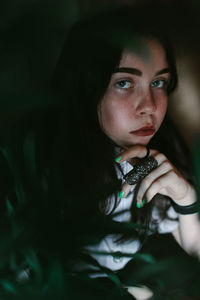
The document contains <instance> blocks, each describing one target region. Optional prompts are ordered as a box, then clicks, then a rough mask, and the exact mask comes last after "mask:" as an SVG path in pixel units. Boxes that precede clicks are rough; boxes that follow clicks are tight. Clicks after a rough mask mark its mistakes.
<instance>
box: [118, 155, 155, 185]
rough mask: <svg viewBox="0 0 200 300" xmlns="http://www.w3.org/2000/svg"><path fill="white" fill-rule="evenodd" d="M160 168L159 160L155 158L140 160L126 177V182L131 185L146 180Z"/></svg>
mask: <svg viewBox="0 0 200 300" xmlns="http://www.w3.org/2000/svg"><path fill="white" fill-rule="evenodd" d="M157 166H158V162H157V160H156V159H155V158H154V157H153V156H148V157H144V158H142V159H140V161H139V162H138V163H137V164H136V165H135V166H134V167H133V169H132V170H131V171H130V172H128V173H127V174H126V175H124V177H123V178H124V179H125V181H126V182H127V183H128V184H130V185H133V184H136V183H138V182H139V181H141V180H142V179H143V178H145V177H146V176H147V175H148V174H149V173H150V172H151V171H153V170H154V169H155V168H156V167H157Z"/></svg>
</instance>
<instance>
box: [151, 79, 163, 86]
mask: <svg viewBox="0 0 200 300" xmlns="http://www.w3.org/2000/svg"><path fill="white" fill-rule="evenodd" d="M166 85H167V81H166V80H164V79H156V80H154V81H153V82H152V83H151V87H153V88H163V87H165V86H166Z"/></svg>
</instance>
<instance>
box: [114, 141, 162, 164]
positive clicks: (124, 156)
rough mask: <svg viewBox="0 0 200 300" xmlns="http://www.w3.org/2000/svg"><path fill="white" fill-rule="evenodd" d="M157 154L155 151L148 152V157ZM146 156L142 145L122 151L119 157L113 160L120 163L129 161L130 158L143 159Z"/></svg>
mask: <svg viewBox="0 0 200 300" xmlns="http://www.w3.org/2000/svg"><path fill="white" fill-rule="evenodd" d="M156 153H158V152H157V151H156V150H152V149H151V150H150V155H153V154H154V155H155V154H156ZM146 154H147V148H146V147H145V146H142V145H136V146H132V147H130V148H129V149H126V150H124V151H123V152H121V153H120V154H119V156H118V157H117V158H116V159H115V161H116V162H118V163H121V162H123V161H125V160H126V161H129V160H131V159H132V158H136V157H137V158H143V157H145V156H146Z"/></svg>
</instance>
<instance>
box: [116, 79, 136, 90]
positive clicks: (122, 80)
mask: <svg viewBox="0 0 200 300" xmlns="http://www.w3.org/2000/svg"><path fill="white" fill-rule="evenodd" d="M123 83H126V84H127V83H128V84H129V86H128V87H122V86H121V84H123ZM115 86H116V87H117V88H119V89H122V90H128V89H130V88H131V87H132V86H133V83H132V82H131V80H128V79H121V80H119V81H117V82H116V83H115Z"/></svg>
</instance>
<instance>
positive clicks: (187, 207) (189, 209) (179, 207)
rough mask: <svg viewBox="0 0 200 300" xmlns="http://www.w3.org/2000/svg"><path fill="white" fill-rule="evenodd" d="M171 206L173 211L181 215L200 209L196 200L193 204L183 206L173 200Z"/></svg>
mask: <svg viewBox="0 0 200 300" xmlns="http://www.w3.org/2000/svg"><path fill="white" fill-rule="evenodd" d="M172 206H173V208H174V209H175V211H176V212H177V213H179V214H181V215H190V214H194V213H197V212H199V211H200V205H199V202H198V201H197V202H195V203H193V204H190V205H184V206H182V205H178V204H176V203H175V202H174V201H172Z"/></svg>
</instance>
